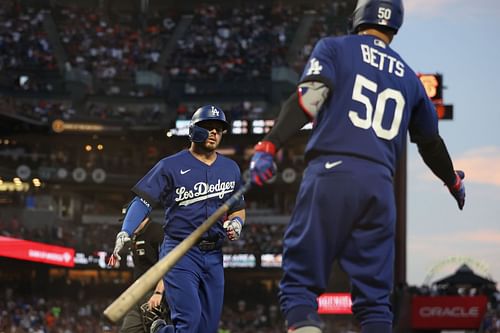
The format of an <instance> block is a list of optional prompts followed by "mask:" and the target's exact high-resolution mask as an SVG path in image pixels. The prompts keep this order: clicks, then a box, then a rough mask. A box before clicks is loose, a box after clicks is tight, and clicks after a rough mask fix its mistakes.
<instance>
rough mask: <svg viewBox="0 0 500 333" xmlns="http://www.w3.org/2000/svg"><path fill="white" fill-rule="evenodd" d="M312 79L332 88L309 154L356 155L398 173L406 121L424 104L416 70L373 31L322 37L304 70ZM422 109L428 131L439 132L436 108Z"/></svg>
mask: <svg viewBox="0 0 500 333" xmlns="http://www.w3.org/2000/svg"><path fill="white" fill-rule="evenodd" d="M311 80H313V81H314V80H317V81H323V82H326V83H327V85H328V86H330V88H331V90H332V91H333V93H332V94H331V96H330V98H329V99H327V100H326V102H325V104H324V105H323V108H322V109H321V111H320V112H319V114H318V116H317V119H316V122H315V127H314V129H313V133H312V135H311V138H310V140H309V143H308V145H307V148H306V156H307V157H308V158H311V157H312V156H314V155H315V154H318V153H339V154H348V155H354V156H359V157H362V158H366V159H369V160H373V161H375V162H378V163H381V164H384V165H386V166H387V167H388V168H389V169H390V170H391V171H392V172H394V169H395V164H396V161H397V158H398V155H399V153H400V151H401V148H402V146H403V144H404V142H405V138H406V133H407V129H408V126H409V124H410V122H414V123H415V119H413V118H414V116H413V114H412V113H413V112H415V110H418V109H422V108H419V107H417V106H418V105H419V104H420V103H422V102H424V103H426V102H425V100H424V98H426V96H425V92H424V90H423V89H422V87H421V84H420V83H419V80H418V78H417V76H416V75H415V73H414V72H413V70H412V69H411V68H410V67H409V66H408V65H407V64H406V63H405V62H404V61H403V60H402V59H401V57H400V56H399V55H398V54H397V53H396V52H395V51H394V50H392V49H391V48H390V47H389V46H388V45H386V44H385V43H384V42H382V41H381V40H380V39H378V38H375V37H374V36H370V35H350V36H345V37H336V38H334V37H329V38H324V39H322V40H321V41H320V42H318V45H316V47H315V49H314V51H313V54H312V55H311V58H310V60H309V65H308V66H307V67H306V69H305V71H304V74H303V77H302V81H311ZM325 80H326V81H325ZM423 109H424V111H419V112H418V113H420V114H421V115H420V116H418V117H420V118H421V120H423V123H426V122H427V119H428V120H429V122H430V123H431V125H430V128H429V133H431V132H433V131H434V130H436V131H437V129H434V128H433V126H432V122H433V121H434V120H433V119H432V118H433V117H435V114H434V115H433V114H431V113H432V112H433V110H431V109H432V108H429V105H428V104H425V107H424V108H423ZM412 117H413V118H412ZM420 127H422V126H420ZM429 135H430V134H429Z"/></svg>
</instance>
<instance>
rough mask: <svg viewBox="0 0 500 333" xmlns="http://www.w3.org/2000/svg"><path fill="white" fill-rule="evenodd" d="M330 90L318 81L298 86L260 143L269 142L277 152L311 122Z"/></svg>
mask: <svg viewBox="0 0 500 333" xmlns="http://www.w3.org/2000/svg"><path fill="white" fill-rule="evenodd" d="M329 93H330V89H329V88H328V86H327V85H326V84H324V83H323V82H320V81H306V82H302V83H300V84H299V85H298V87H297V91H295V92H293V93H292V94H291V95H290V97H289V98H288V99H287V100H286V101H285V103H284V104H283V107H282V108H281V111H280V114H279V116H278V119H277V120H276V123H275V124H274V127H273V128H272V129H271V131H270V132H269V133H268V134H267V135H266V136H265V137H264V139H263V140H262V141H269V142H271V143H273V144H274V146H275V148H276V150H279V149H280V148H281V147H282V146H283V144H284V143H285V142H286V141H287V140H288V139H290V138H291V137H292V136H293V135H294V134H295V133H297V132H298V131H299V130H300V129H301V128H302V127H303V126H304V125H305V124H307V123H309V122H311V121H313V120H314V119H315V118H316V116H317V115H318V113H319V111H320V110H321V107H322V106H323V104H324V102H325V101H326V99H327V98H328V96H329Z"/></svg>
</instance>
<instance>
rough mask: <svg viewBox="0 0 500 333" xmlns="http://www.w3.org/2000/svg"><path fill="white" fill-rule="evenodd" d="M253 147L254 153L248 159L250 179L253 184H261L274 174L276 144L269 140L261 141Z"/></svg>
mask: <svg viewBox="0 0 500 333" xmlns="http://www.w3.org/2000/svg"><path fill="white" fill-rule="evenodd" d="M254 149H255V153H254V154H253V156H252V159H251V161H250V179H251V182H252V183H253V184H257V185H259V186H262V185H264V183H265V182H267V181H269V180H270V179H271V178H273V176H274V175H275V174H276V164H275V163H274V155H275V154H276V146H275V145H274V143H272V142H271V141H261V142H259V143H257V144H256V145H255V147H254Z"/></svg>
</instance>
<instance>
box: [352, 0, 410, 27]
mask: <svg viewBox="0 0 500 333" xmlns="http://www.w3.org/2000/svg"><path fill="white" fill-rule="evenodd" d="M403 16H404V8H403V0H358V3H357V5H356V9H354V12H353V13H352V15H351V19H350V31H351V33H357V32H358V30H359V27H360V26H361V25H363V24H368V25H377V26H381V27H386V28H389V29H391V30H393V31H394V33H397V32H398V30H399V28H400V27H401V25H402V24H403Z"/></svg>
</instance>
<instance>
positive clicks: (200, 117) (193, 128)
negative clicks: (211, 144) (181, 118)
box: [189, 105, 229, 143]
mask: <svg viewBox="0 0 500 333" xmlns="http://www.w3.org/2000/svg"><path fill="white" fill-rule="evenodd" d="M208 120H215V121H218V122H220V123H221V124H222V125H223V126H224V130H227V129H228V128H229V123H228V122H227V120H226V115H225V114H224V112H223V111H222V110H221V109H219V108H218V107H216V106H214V105H204V106H202V107H201V108H199V109H198V110H196V111H195V113H194V114H193V116H192V117H191V122H190V123H189V139H190V140H191V141H193V142H198V143H201V142H205V140H206V139H208V135H209V132H208V131H207V130H206V129H204V128H202V127H200V126H198V125H197V124H199V123H201V122H203V121H208Z"/></svg>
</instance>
